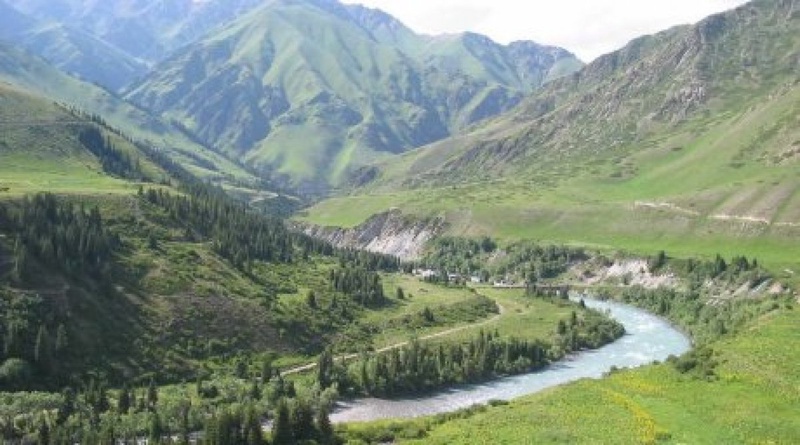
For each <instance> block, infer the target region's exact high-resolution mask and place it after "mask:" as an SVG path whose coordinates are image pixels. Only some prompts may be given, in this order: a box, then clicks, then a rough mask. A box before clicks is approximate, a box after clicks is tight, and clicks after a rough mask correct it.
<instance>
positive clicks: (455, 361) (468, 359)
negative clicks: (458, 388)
mask: <svg viewBox="0 0 800 445" xmlns="http://www.w3.org/2000/svg"><path fill="white" fill-rule="evenodd" d="M549 349H550V345H548V344H547V343H545V342H543V341H540V340H533V341H526V340H517V339H501V338H499V336H498V335H496V334H495V335H493V334H486V333H484V332H481V333H480V334H479V335H477V336H476V337H474V338H473V339H472V340H470V341H469V342H467V343H466V344H456V343H453V344H447V345H444V344H443V345H439V346H432V345H428V344H424V343H421V342H419V341H416V340H413V341H411V342H410V343H409V344H408V345H407V346H405V347H402V348H398V349H393V350H391V351H389V352H388V353H385V354H376V355H374V356H371V357H362V358H360V359H359V360H358V361H356V362H355V363H353V364H351V365H350V366H349V367H348V368H347V370H346V371H345V372H342V373H340V374H339V375H338V376H337V377H338V378H339V379H340V380H341V381H339V384H340V388H348V387H349V388H352V389H353V390H354V391H355V392H360V393H364V394H369V395H377V396H397V395H401V394H414V393H420V392H424V391H429V390H432V389H437V388H442V387H445V386H448V385H454V384H459V383H475V382H480V381H485V380H487V379H490V378H492V377H495V376H497V375H507V374H518V373H522V372H526V371H530V370H533V369H537V368H540V367H542V366H544V365H545V364H547V363H548V350H549Z"/></svg>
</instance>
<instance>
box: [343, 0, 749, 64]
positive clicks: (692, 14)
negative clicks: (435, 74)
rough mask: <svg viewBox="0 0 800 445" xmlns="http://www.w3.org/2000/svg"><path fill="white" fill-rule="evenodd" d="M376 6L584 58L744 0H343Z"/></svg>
mask: <svg viewBox="0 0 800 445" xmlns="http://www.w3.org/2000/svg"><path fill="white" fill-rule="evenodd" d="M344 1H345V3H360V4H363V5H366V6H371V7H376V8H380V9H382V10H384V11H386V12H388V13H390V14H392V15H393V16H395V17H397V18H399V19H400V20H401V21H402V22H403V23H405V24H406V25H408V26H409V27H411V28H412V29H414V30H415V31H417V32H422V33H427V34H441V33H454V32H461V31H475V32H479V33H482V34H486V35H488V36H489V37H491V38H493V39H494V40H497V41H499V42H501V43H508V42H510V41H512V40H534V41H536V42H538V43H543V44H550V45H557V46H562V47H564V48H567V49H569V50H571V51H573V52H574V53H576V54H577V55H578V57H580V58H581V59H583V60H584V61H587V62H588V61H591V60H592V59H594V58H595V57H597V56H599V55H601V54H605V53H607V52H610V51H613V50H615V49H618V48H620V47H622V46H623V45H625V43H627V42H628V41H629V40H631V39H633V38H635V37H638V36H640V35H642V34H652V33H654V32H658V31H661V30H663V29H666V28H669V27H671V26H673V25H678V24H684V23H694V22H696V21H698V20H700V19H702V18H703V17H705V16H708V15H710V14H713V13H715V12H719V11H723V10H726V9H730V8H733V7H735V6H738V5H740V4H743V3H746V1H745V0H546V1H545V0H344Z"/></svg>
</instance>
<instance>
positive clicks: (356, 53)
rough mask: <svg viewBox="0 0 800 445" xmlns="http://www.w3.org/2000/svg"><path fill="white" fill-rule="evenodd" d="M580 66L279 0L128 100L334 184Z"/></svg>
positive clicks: (380, 17)
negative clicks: (415, 32) (351, 172)
mask: <svg viewBox="0 0 800 445" xmlns="http://www.w3.org/2000/svg"><path fill="white" fill-rule="evenodd" d="M579 66H580V62H579V61H578V60H577V59H575V57H574V56H572V55H571V54H569V53H568V52H566V51H565V50H562V49H559V48H552V47H542V46H539V45H536V44H533V43H529V42H522V43H516V44H512V45H509V46H502V45H498V44H496V43H494V42H492V41H491V40H489V39H488V38H486V37H483V36H480V35H476V34H463V35H453V36H439V37H428V36H420V35H416V34H414V33H413V32H412V31H411V30H409V29H408V28H406V27H405V26H403V25H402V24H401V23H400V22H398V21H397V20H395V19H393V18H392V17H390V16H388V15H386V14H384V13H382V12H380V11H375V10H371V9H368V8H364V7H360V6H345V5H342V4H340V3H338V2H336V1H332V0H275V1H270V2H266V3H265V4H263V5H262V6H261V7H259V8H257V9H255V10H253V11H252V12H250V13H248V14H246V15H245V16H243V17H241V18H240V19H238V20H236V21H234V22H232V23H230V24H229V25H227V26H225V27H224V28H223V29H221V30H218V31H215V32H213V33H211V34H209V36H207V37H206V38H204V39H202V40H200V41H198V42H196V43H193V44H191V45H189V46H187V47H186V48H184V49H182V50H179V51H178V52H177V53H175V54H174V55H172V56H171V57H169V58H168V59H167V60H166V61H164V62H162V63H160V64H158V65H157V66H155V67H154V68H153V70H152V71H151V73H150V74H149V75H148V76H146V77H145V78H144V79H143V80H142V81H141V82H138V83H136V84H134V85H133V86H131V87H130V88H129V89H128V93H127V96H126V97H127V98H128V99H130V100H131V101H133V102H135V103H138V104H140V105H141V106H142V107H143V108H145V109H148V110H150V111H152V112H154V113H157V114H159V115H162V116H164V117H166V118H168V119H172V120H176V121H178V122H180V123H181V124H182V125H184V126H186V127H187V128H188V129H190V130H191V131H192V132H194V133H196V134H198V135H199V136H200V137H201V138H202V139H203V140H204V141H207V142H208V143H209V144H211V145H213V146H216V147H219V148H220V149H222V150H223V151H224V152H225V153H227V154H228V155H229V156H231V157H233V158H236V159H241V160H243V161H245V162H247V163H249V164H251V165H254V166H256V167H257V168H259V169H260V170H262V171H264V172H268V173H272V174H274V175H277V176H283V177H284V178H285V179H286V181H287V182H290V183H293V184H295V185H298V184H303V185H307V186H311V187H312V188H317V189H324V188H326V187H327V186H328V185H330V184H335V183H337V182H338V181H339V179H340V178H342V177H343V176H344V175H345V174H346V173H347V172H349V171H350V170H352V169H353V167H354V166H359V165H363V164H365V163H367V162H369V161H374V160H378V159H383V158H388V157H390V156H391V155H394V154H397V153H401V152H403V151H406V150H408V149H410V148H413V147H417V146H420V145H424V144H427V143H431V142H433V141H436V140H439V139H442V138H444V137H447V136H449V135H451V134H454V133H457V132H460V131H462V130H464V129H465V128H467V127H468V126H470V125H472V124H474V123H475V122H478V121H480V120H482V119H485V118H487V117H491V116H494V115H496V114H498V113H500V112H502V111H505V110H508V109H510V108H511V107H513V106H515V105H517V104H518V103H519V102H520V101H521V100H522V98H523V97H524V96H525V95H526V94H527V93H529V92H531V91H533V90H535V89H537V88H539V87H540V86H541V85H543V84H545V83H547V82H549V81H551V80H553V79H555V78H558V77H559V76H562V75H565V74H568V73H570V72H572V71H574V70H575V69H577V68H578V67H579Z"/></svg>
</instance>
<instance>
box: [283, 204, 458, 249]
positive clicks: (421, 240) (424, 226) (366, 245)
mask: <svg viewBox="0 0 800 445" xmlns="http://www.w3.org/2000/svg"><path fill="white" fill-rule="evenodd" d="M444 226H445V222H444V218H441V217H439V218H433V219H415V218H412V217H409V216H407V215H403V214H402V213H401V212H400V211H399V210H390V211H388V212H385V213H380V214H377V215H375V216H373V217H371V218H370V219H368V220H367V221H365V222H364V223H363V224H361V225H360V226H357V227H353V228H351V229H342V228H338V227H321V226H313V225H298V228H299V229H300V230H302V231H303V232H304V233H305V234H307V235H310V236H313V237H316V238H320V239H323V240H326V241H328V242H330V243H331V244H333V245H334V246H336V247H350V248H358V249H364V250H368V251H370V252H376V253H384V254H388V255H394V256H397V257H399V258H400V259H402V260H406V261H410V260H415V259H418V258H420V257H421V256H422V251H423V249H424V248H425V245H426V244H427V242H428V241H430V240H431V239H433V238H434V237H436V236H437V235H438V234H440V233H442V231H443V229H444Z"/></svg>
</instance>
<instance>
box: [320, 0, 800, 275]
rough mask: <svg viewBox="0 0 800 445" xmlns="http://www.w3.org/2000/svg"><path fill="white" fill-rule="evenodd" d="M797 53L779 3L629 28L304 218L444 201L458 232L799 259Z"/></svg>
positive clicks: (341, 220)
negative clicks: (636, 34)
mask: <svg viewBox="0 0 800 445" xmlns="http://www.w3.org/2000/svg"><path fill="white" fill-rule="evenodd" d="M798 60H800V12H799V11H798V9H797V7H796V2H792V1H761V0H759V1H755V2H752V3H750V4H747V5H745V6H742V7H740V8H737V9H735V10H732V11H729V12H725V13H722V14H717V15H714V16H711V17H709V18H707V19H706V20H703V21H702V22H700V23H698V24H697V25H694V26H682V27H677V28H674V29H670V30H668V31H665V32H662V33H659V34H656V35H653V36H646V37H642V38H639V39H636V40H634V41H632V42H631V43H630V44H629V45H627V46H626V47H625V48H623V49H621V50H619V51H617V52H614V53H611V54H608V55H606V56H603V57H601V58H599V59H597V60H596V61H594V62H593V63H591V64H589V65H588V66H586V67H585V68H584V69H582V70H581V71H579V72H577V73H575V74H572V75H570V76H566V77H563V78H561V79H558V80H555V81H553V82H550V83H548V84H547V85H546V86H545V87H544V88H543V89H542V90H540V91H538V92H535V93H534V94H532V95H531V96H530V97H528V98H527V99H526V100H525V101H524V102H523V103H521V104H520V106H518V107H517V108H516V109H515V110H513V111H512V112H510V113H508V114H506V115H504V116H502V117H499V118H497V119H495V120H493V121H490V122H487V123H484V124H482V125H480V126H479V127H478V128H475V129H474V130H473V131H471V132H469V133H466V134H464V135H460V136H457V137H455V138H451V139H447V140H444V141H442V142H439V143H436V144H433V145H431V146H428V147H424V148H421V149H418V150H415V151H413V152H411V153H408V154H407V155H404V156H402V157H401V158H399V159H393V160H391V161H388V162H384V163H382V164H378V165H377V166H373V167H368V168H365V169H362V170H361V171H360V172H358V174H357V175H355V176H354V177H353V179H352V180H351V182H352V183H353V184H355V185H361V186H363V187H364V188H361V189H357V190H355V192H354V194H355V195H356V196H351V197H343V198H337V199H334V200H331V201H329V202H327V203H322V204H321V205H319V206H318V207H317V208H315V209H312V210H311V212H310V215H311V216H310V219H312V220H314V221H316V222H319V223H323V224H332V225H337V224H345V225H352V224H356V223H358V222H360V221H362V220H364V219H366V217H367V216H368V215H367V214H369V213H372V212H377V211H382V210H385V209H388V208H390V207H395V206H397V207H400V208H401V209H405V210H407V211H410V212H414V213H422V214H430V213H439V212H442V211H444V212H447V215H448V217H449V219H450V221H451V223H452V227H453V230H454V231H460V232H461V233H468V234H469V233H473V234H474V233H494V234H498V235H501V236H503V237H509V238H518V237H527V238H544V239H553V240H562V241H575V242H582V243H592V244H598V245H605V246H609V245H613V246H617V247H619V246H623V247H629V248H634V249H639V250H647V249H657V248H658V247H657V246H658V245H661V246H662V248H664V247H672V248H674V249H678V250H680V251H683V252H687V253H688V252H692V251H700V250H702V251H706V252H708V253H713V252H714V251H715V250H718V249H723V250H726V251H729V252H734V251H737V250H738V251H740V252H742V251H752V252H753V253H758V254H759V255H762V254H763V255H765V256H769V257H771V258H772V259H773V260H775V261H776V262H777V263H782V262H794V263H796V258H793V257H792V256H791V255H790V254H788V251H787V250H786V248H787V246H794V247H797V240H798V239H800V238H798V236H797V235H798V232H797V231H798V227H800V226H799V224H800V182H798V181H800V180H799V179H798V178H799V177H800V175H798V173H799V172H800V166H799V165H798V160H799V159H800V157H798V154H799V153H800V152H799V151H798V150H799V149H800V105H798V104H800V83H799V82H798V76H797V73H798ZM354 209H364V210H363V211H359V212H354ZM498 215H504V217H502V218H499V217H498ZM790 250H791V249H790Z"/></svg>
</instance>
